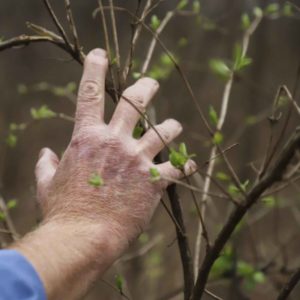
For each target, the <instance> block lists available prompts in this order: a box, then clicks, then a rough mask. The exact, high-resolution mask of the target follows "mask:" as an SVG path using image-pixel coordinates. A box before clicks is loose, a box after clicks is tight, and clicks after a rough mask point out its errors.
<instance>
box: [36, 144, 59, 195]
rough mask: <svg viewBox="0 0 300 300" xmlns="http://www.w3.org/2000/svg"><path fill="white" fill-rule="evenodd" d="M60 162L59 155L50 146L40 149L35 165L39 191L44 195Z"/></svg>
mask: <svg viewBox="0 0 300 300" xmlns="http://www.w3.org/2000/svg"><path fill="white" fill-rule="evenodd" d="M58 164H59V159H58V157H57V155H56V154H55V153H54V152H53V151H52V150H50V149H49V148H43V149H42V150H41V151H40V156H39V160H38V162H37V164H36V167H35V176H36V181H37V189H38V193H39V194H40V195H41V196H42V194H44V193H45V192H46V191H47V189H48V187H49V184H50V183H51V181H52V178H53V176H54V174H55V172H56V169H57V167H58Z"/></svg>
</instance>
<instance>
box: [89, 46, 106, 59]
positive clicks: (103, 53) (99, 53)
mask: <svg viewBox="0 0 300 300" xmlns="http://www.w3.org/2000/svg"><path fill="white" fill-rule="evenodd" d="M92 54H93V55H95V56H98V57H103V58H107V52H106V51H105V50H103V49H100V48H97V49H94V50H93V51H92Z"/></svg>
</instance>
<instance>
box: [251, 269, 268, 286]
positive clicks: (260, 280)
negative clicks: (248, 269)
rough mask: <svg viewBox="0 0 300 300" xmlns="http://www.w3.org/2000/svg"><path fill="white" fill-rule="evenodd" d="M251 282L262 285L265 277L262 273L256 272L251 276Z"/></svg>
mask: <svg viewBox="0 0 300 300" xmlns="http://www.w3.org/2000/svg"><path fill="white" fill-rule="evenodd" d="M253 280H254V281H255V282H256V283H264V282H265V281H266V275H265V274H264V273H263V272H260V271H257V272H255V273H254V274H253Z"/></svg>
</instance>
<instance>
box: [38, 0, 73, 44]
mask: <svg viewBox="0 0 300 300" xmlns="http://www.w3.org/2000/svg"><path fill="white" fill-rule="evenodd" d="M43 1H44V4H45V6H46V8H47V10H48V12H49V15H50V17H51V18H52V20H53V23H54V25H55V26H56V28H57V30H58V32H59V33H60V34H61V37H62V39H63V40H64V42H65V44H66V46H67V47H68V48H69V50H72V49H73V47H72V45H71V43H70V41H69V38H68V36H67V34H66V32H65V30H64V28H63V26H62V25H61V24H60V22H59V20H58V18H57V16H56V14H55V12H54V10H53V8H52V6H51V4H50V2H49V0H43Z"/></svg>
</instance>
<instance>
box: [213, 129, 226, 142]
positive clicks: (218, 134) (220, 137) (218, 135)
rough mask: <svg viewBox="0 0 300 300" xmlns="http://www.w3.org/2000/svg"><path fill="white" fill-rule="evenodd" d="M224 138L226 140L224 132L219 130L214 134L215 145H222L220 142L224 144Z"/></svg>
mask: <svg viewBox="0 0 300 300" xmlns="http://www.w3.org/2000/svg"><path fill="white" fill-rule="evenodd" d="M223 140H224V137H223V134H222V133H221V132H220V131H217V132H216V133H215V134H214V137H213V143H214V144H215V145H220V144H222V142H223Z"/></svg>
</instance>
